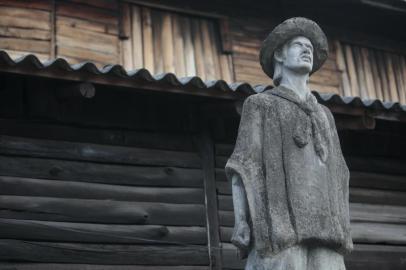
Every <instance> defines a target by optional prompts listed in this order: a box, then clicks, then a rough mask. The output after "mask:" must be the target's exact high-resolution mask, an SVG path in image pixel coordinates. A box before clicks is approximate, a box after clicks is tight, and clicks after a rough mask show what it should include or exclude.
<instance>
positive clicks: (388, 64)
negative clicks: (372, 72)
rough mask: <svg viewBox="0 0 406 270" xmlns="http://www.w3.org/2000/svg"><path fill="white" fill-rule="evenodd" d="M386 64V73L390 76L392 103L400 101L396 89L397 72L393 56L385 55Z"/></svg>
mask: <svg viewBox="0 0 406 270" xmlns="http://www.w3.org/2000/svg"><path fill="white" fill-rule="evenodd" d="M384 56H385V64H386V72H387V76H388V82H389V89H388V90H389V94H390V100H391V101H394V102H396V101H399V97H398V92H397V89H396V79H395V72H394V70H393V61H392V54H390V53H385V54H384Z"/></svg>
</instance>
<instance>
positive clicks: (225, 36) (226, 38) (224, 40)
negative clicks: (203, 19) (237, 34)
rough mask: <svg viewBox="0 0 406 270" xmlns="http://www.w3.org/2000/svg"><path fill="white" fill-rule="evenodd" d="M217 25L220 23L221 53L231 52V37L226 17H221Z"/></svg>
mask: <svg viewBox="0 0 406 270" xmlns="http://www.w3.org/2000/svg"><path fill="white" fill-rule="evenodd" d="M219 25H220V39H221V40H220V42H221V53H224V54H229V53H232V52H233V39H232V36H231V31H230V25H229V21H228V18H221V19H220V20H219Z"/></svg>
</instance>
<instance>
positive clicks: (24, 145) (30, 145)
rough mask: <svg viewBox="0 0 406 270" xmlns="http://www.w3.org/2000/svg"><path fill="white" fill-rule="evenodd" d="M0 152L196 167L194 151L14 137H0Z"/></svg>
mask: <svg viewBox="0 0 406 270" xmlns="http://www.w3.org/2000/svg"><path fill="white" fill-rule="evenodd" d="M0 153H3V154H8V155H20V156H30V157H47V158H56V159H65V160H83V161H94V162H105V163H107V162H109V163H119V164H135V165H137V164H138V165H155V166H159V165H161V166H162V165H163V166H178V167H190V168H199V167H200V166H201V165H200V158H199V157H198V156H197V154H195V153H187V152H175V151H163V150H152V149H145V148H144V149H143V148H127V147H120V146H105V145H96V144H84V143H71V142H62V141H51V140H50V141H44V140H36V139H28V138H17V137H8V136H1V137H0Z"/></svg>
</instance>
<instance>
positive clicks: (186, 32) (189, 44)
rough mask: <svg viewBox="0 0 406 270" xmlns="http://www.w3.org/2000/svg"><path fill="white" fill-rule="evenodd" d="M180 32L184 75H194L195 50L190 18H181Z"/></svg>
mask: <svg viewBox="0 0 406 270" xmlns="http://www.w3.org/2000/svg"><path fill="white" fill-rule="evenodd" d="M182 33H183V41H184V57H185V72H186V74H185V75H186V76H188V77H190V76H195V75H196V63H195V51H194V47H193V41H192V28H191V22H190V19H189V18H187V17H185V18H183V19H182Z"/></svg>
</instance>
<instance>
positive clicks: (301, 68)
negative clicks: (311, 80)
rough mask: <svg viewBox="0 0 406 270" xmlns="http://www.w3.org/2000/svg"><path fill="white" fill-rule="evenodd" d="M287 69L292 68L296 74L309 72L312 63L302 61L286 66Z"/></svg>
mask: <svg viewBox="0 0 406 270" xmlns="http://www.w3.org/2000/svg"><path fill="white" fill-rule="evenodd" d="M287 68H288V69H290V70H292V71H293V72H295V73H298V74H303V75H304V74H309V73H310V72H311V71H312V65H311V64H310V63H306V62H303V63H301V64H297V65H291V66H288V67H287Z"/></svg>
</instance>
